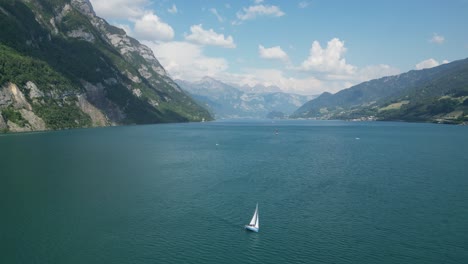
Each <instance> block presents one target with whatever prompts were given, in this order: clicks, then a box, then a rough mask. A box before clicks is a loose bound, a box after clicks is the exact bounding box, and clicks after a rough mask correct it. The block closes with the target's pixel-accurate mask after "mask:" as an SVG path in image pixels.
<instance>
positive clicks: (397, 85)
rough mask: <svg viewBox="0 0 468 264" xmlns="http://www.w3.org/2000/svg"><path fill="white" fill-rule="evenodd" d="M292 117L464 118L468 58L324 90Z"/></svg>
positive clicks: (467, 112)
mask: <svg viewBox="0 0 468 264" xmlns="http://www.w3.org/2000/svg"><path fill="white" fill-rule="evenodd" d="M291 117H292V118H315V119H346V120H396V121H408V122H437V123H464V122H467V121H468V59H464V60H459V61H454V62H451V63H447V64H443V65H441V66H438V67H434V68H431V69H424V70H418V71H409V72H407V73H403V74H400V75H396V76H390V77H384V78H380V79H377V80H371V81H368V82H364V83H361V84H358V85H356V86H353V87H350V88H348V89H344V90H341V91H339V92H338V93H336V94H330V93H323V94H322V95H320V96H319V97H317V98H315V99H313V100H311V101H309V102H307V103H305V104H304V105H303V106H301V107H300V108H299V109H298V110H296V111H295V112H294V114H293V115H292V116H291Z"/></svg>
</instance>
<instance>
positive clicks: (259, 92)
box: [175, 77, 314, 119]
mask: <svg viewBox="0 0 468 264" xmlns="http://www.w3.org/2000/svg"><path fill="white" fill-rule="evenodd" d="M175 82H176V83H177V84H178V85H179V86H180V87H181V88H182V89H183V90H185V91H187V92H188V93H189V94H190V95H192V97H193V98H195V100H196V101H198V102H199V103H200V104H201V105H203V106H205V107H206V108H207V109H209V111H210V112H211V113H212V114H213V115H214V116H215V118H216V119H232V118H267V117H270V118H273V117H274V118H279V117H287V116H288V115H289V114H291V113H293V112H294V111H295V110H296V109H297V108H298V107H300V106H301V105H303V104H304V103H305V102H307V101H308V100H310V99H312V98H313V97H314V96H304V95H298V94H290V93H284V92H279V91H277V92H274V90H275V87H265V86H261V85H257V86H255V87H249V86H244V87H234V86H233V85H229V84H226V83H223V82H221V81H218V80H215V79H213V78H210V77H205V78H203V79H202V80H200V81H197V82H188V81H183V80H175ZM276 89H278V90H280V89H279V88H278V87H276ZM272 90H273V91H272ZM268 91H270V92H268ZM271 113H274V114H271Z"/></svg>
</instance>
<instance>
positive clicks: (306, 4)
mask: <svg viewBox="0 0 468 264" xmlns="http://www.w3.org/2000/svg"><path fill="white" fill-rule="evenodd" d="M309 5H310V3H309V2H307V1H301V2H299V4H297V6H299V8H302V9H304V8H306V7H308V6H309Z"/></svg>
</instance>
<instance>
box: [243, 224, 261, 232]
mask: <svg viewBox="0 0 468 264" xmlns="http://www.w3.org/2000/svg"><path fill="white" fill-rule="evenodd" d="M245 229H247V230H250V231H252V232H256V233H258V228H256V227H255V226H249V225H246V226H245Z"/></svg>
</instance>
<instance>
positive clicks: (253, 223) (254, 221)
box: [249, 203, 259, 228]
mask: <svg viewBox="0 0 468 264" xmlns="http://www.w3.org/2000/svg"><path fill="white" fill-rule="evenodd" d="M249 225H250V226H255V228H258V227H259V224H258V203H257V206H256V207H255V213H254V215H253V216H252V220H250V224H249Z"/></svg>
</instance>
